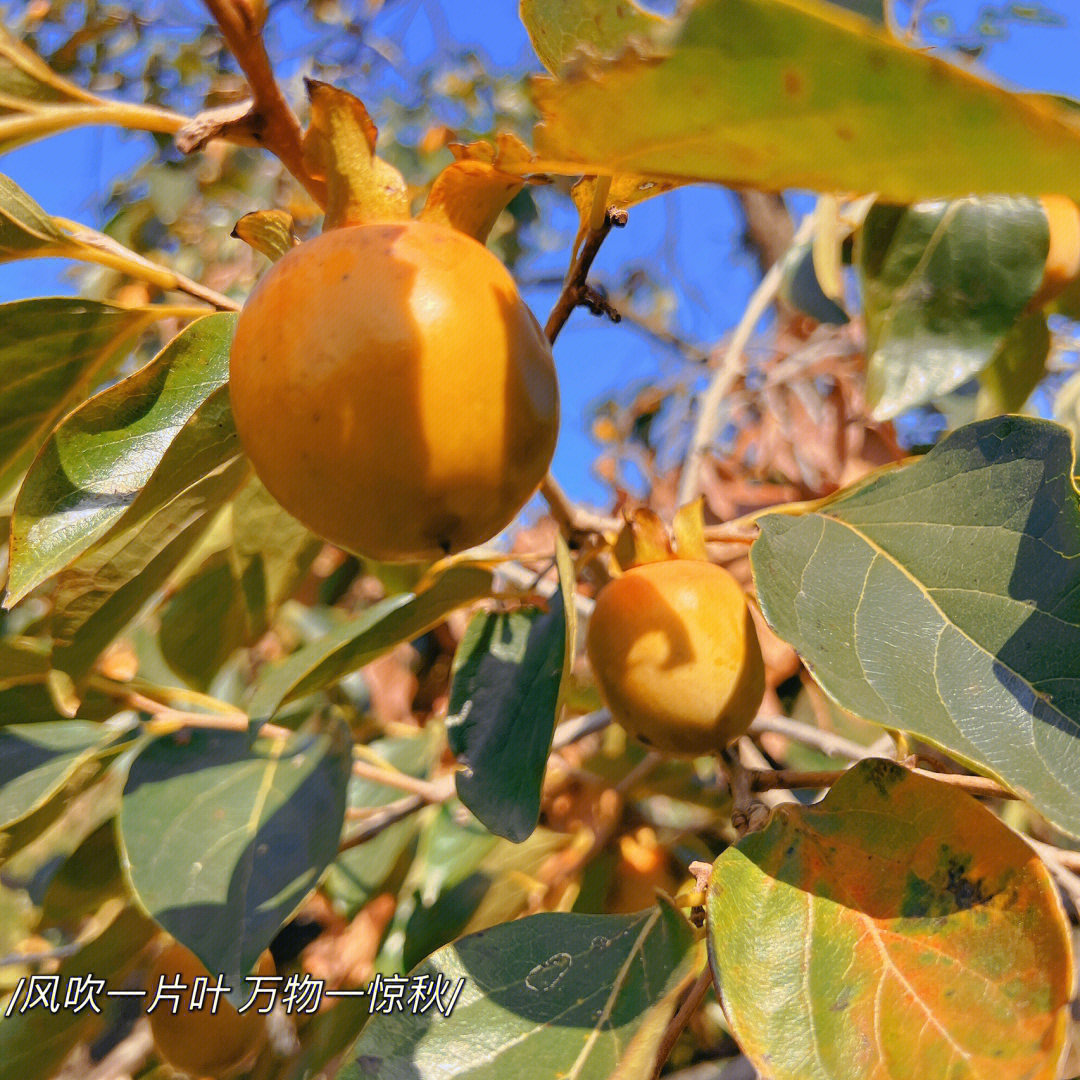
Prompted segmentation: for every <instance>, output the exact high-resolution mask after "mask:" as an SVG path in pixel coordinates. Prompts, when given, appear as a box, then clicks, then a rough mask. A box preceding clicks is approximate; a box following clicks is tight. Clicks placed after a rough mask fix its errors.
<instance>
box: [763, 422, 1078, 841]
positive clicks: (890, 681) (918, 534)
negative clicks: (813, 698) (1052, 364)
mask: <svg viewBox="0 0 1080 1080" xmlns="http://www.w3.org/2000/svg"><path fill="white" fill-rule="evenodd" d="M1072 469H1073V448H1072V440H1071V439H1070V437H1069V435H1068V433H1067V432H1066V431H1064V430H1063V429H1062V428H1060V427H1059V426H1058V425H1056V424H1053V423H1050V422H1049V421H1045V420H1032V419H1027V418H1022V417H998V418H994V419H991V420H984V421H980V422H979V423H975V424H970V425H968V426H967V427H964V428H961V429H960V430H959V431H957V432H954V433H953V434H952V435H950V436H948V437H947V438H946V439H944V440H943V441H942V442H941V443H939V444H938V445H937V446H936V447H935V448H934V449H933V450H932V451H931V452H930V453H929V454H927V455H926V457H924V458H920V459H918V460H916V461H914V462H913V463H911V464H909V465H906V466H904V467H900V468H892V469H885V470H883V471H881V472H879V473H877V474H874V475H872V476H871V477H869V478H868V479H867V480H866V481H864V482H863V483H861V484H858V485H856V486H855V487H854V488H852V489H851V490H850V491H848V492H846V493H842V494H840V495H839V496H838V497H836V498H835V499H833V500H831V501H829V502H827V503H825V504H824V505H822V506H820V507H819V508H818V509H817V510H816V511H814V512H811V513H805V514H801V515H797V516H795V515H785V514H770V515H766V516H765V517H763V518H762V519H761V520H760V525H761V537H760V539H758V540H757V542H756V543H755V544H754V546H753V548H752V549H751V562H752V565H753V570H754V581H755V583H756V585H757V591H758V597H759V599H760V602H761V609H762V612H763V614H764V615H765V618H766V619H767V620H768V621H769V624H770V625H771V626H772V627H773V629H774V630H775V631H776V632H777V633H778V634H779V635H780V637H782V638H783V639H784V640H785V641H787V642H789V643H790V644H791V645H792V646H794V648H795V649H796V650H797V651H798V653H799V655H800V656H802V657H803V659H804V660H805V662H806V663H807V665H808V666H809V668H810V670H811V671H812V673H813V675H814V677H815V679H817V681H818V682H819V683H820V684H821V685H822V686H823V687H824V688H825V690H826V691H827V692H828V693H829V694H830V695H831V696H832V697H833V698H834V699H835V700H836V701H837V702H838V703H839V704H840V705H842V706H843V707H844V708H846V709H848V710H849V711H851V712H853V713H855V714H856V715H859V716H862V717H864V718H865V719H867V720H872V721H874V722H876V723H878V724H883V725H885V726H887V727H890V728H897V729H899V730H901V731H907V732H911V733H912V734H914V735H916V736H918V737H919V738H922V739H925V740H927V741H928V742H931V743H934V744H935V745H937V746H940V747H941V748H942V749H944V750H946V751H947V752H948V753H950V754H952V755H953V756H954V757H957V758H959V759H960V760H962V761H965V762H967V763H969V764H970V765H971V766H972V767H973V768H975V769H977V770H979V771H981V772H983V773H986V774H988V775H990V776H994V777H996V778H997V779H999V780H1000V781H1001V782H1003V783H1004V784H1006V785H1007V786H1008V787H1010V788H1012V789H1013V791H1015V792H1016V793H1017V794H1018V795H1020V796H1021V797H1022V798H1024V799H1027V800H1028V801H1030V802H1031V803H1032V804H1033V805H1034V806H1035V807H1036V808H1037V809H1038V810H1039V811H1040V812H1041V813H1042V814H1044V815H1045V816H1046V817H1047V818H1049V819H1050V820H1051V821H1052V822H1054V824H1056V825H1057V826H1058V827H1059V828H1061V829H1063V830H1065V831H1066V832H1068V833H1070V834H1071V835H1080V674H1078V673H1080V505H1078V502H1077V491H1076V488H1075V487H1074V485H1073V481H1072Z"/></svg>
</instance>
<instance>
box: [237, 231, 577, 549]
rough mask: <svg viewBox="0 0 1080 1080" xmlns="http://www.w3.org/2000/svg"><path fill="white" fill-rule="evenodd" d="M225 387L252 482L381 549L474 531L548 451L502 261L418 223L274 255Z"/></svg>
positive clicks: (524, 323) (539, 357) (244, 317)
mask: <svg viewBox="0 0 1080 1080" xmlns="http://www.w3.org/2000/svg"><path fill="white" fill-rule="evenodd" d="M229 385H230V397H231V401H232V408H233V413H234V416H235V418H236V427H237V430H238V432H239V434H240V440H241V442H242V444H243V446H244V449H245V450H246V451H247V453H248V456H249V457H250V458H251V460H252V463H253V464H254V466H255V471H256V472H257V473H258V475H259V477H260V479H261V480H262V481H263V483H264V484H265V485H266V487H267V488H268V489H269V491H270V493H271V494H272V495H273V496H274V497H275V498H276V499H277V500H278V501H279V502H280V503H281V505H282V506H284V507H285V509H286V510H288V511H289V512H290V513H292V514H293V515H294V516H295V517H297V518H298V519H299V520H300V521H302V522H303V523H304V524H305V525H307V526H308V528H310V529H311V530H312V531H314V532H316V533H318V534H319V535H320V536H323V537H324V538H325V539H327V540H330V541H331V542H332V543H334V544H337V545H338V546H339V547H342V548H345V549H347V550H349V551H352V552H354V553H356V554H360V555H366V556H370V557H372V558H375V559H379V560H382V561H384V562H410V561H419V560H423V559H432V558H438V557H439V556H442V555H446V554H450V553H452V552H456V551H460V550H462V549H463V548H466V547H471V546H473V545H475V544H479V543H482V542H483V541H485V540H488V539H490V538H491V537H492V536H494V535H495V534H496V533H497V532H499V531H500V530H501V529H503V528H504V527H505V526H506V525H508V524H509V523H510V521H511V520H512V519H513V517H514V515H515V514H517V512H518V510H520V509H521V507H522V506H523V505H524V503H525V502H526V501H527V500H528V499H529V498H530V496H531V495H532V494H533V492H534V491H535V490H536V488H537V487H538V486H539V484H540V481H541V480H542V479H543V477H544V474H545V472H546V471H547V468H548V465H549V464H550V462H551V456H552V454H553V452H554V449H555V436H556V433H557V429H558V414H559V397H558V386H557V382H556V378H555V367H554V363H553V361H552V357H551V348H550V346H549V344H548V342H547V339H546V338H545V337H544V334H543V332H542V331H541V329H540V327H539V326H538V325H537V322H536V319H535V318H533V315H532V312H530V311H529V309H528V307H527V306H526V305H525V303H524V301H523V300H522V299H521V297H520V295H519V294H518V291H517V287H516V286H515V284H514V281H513V278H511V276H510V274H509V272H508V271H507V269H506V268H505V267H504V266H503V265H502V263H501V262H500V261H499V260H498V259H497V258H496V257H495V256H494V255H493V254H492V253H491V252H490V251H488V249H487V248H486V247H484V245H483V244H481V243H479V242H478V241H476V240H474V239H473V238H472V237H471V236H468V235H466V234H465V233H462V232H459V231H457V230H455V229H451V228H449V227H447V226H445V225H439V224H434V223H431V222H424V221H405V222H390V223H377V224H367V225H354V226H346V227H343V228H337V229H331V230H330V231H328V232H325V233H323V234H322V235H321V236H319V237H317V238H316V239H313V240H309V241H308V242H306V243H304V244H301V245H300V246H299V247H296V248H294V249H293V250H292V251H290V252H289V253H288V254H286V255H285V256H284V257H283V258H282V259H281V260H279V261H278V262H277V263H275V264H274V266H273V267H272V268H271V269H270V270H268V271H267V273H266V274H265V275H264V276H263V277H262V279H261V280H260V281H259V283H258V285H257V286H256V288H255V289H254V291H253V292H252V294H251V296H250V297H249V298H248V301H247V303H246V304H245V305H244V309H243V311H242V312H241V313H240V317H239V320H238V322H237V327H236V336H235V338H234V340H233V345H232V354H231V358H230V378H229Z"/></svg>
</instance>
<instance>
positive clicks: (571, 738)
mask: <svg viewBox="0 0 1080 1080" xmlns="http://www.w3.org/2000/svg"><path fill="white" fill-rule="evenodd" d="M610 723H611V714H610V713H609V712H608V711H607V709H599V710H597V711H596V712H593V713H586V714H585V715H584V716H578V717H575V718H574V719H573V720H567V721H565V722H564V723H562V724H560V725H559V726H558V727H557V728H556V729H555V737H554V739H552V742H551V749H552V750H553V751H558V750H563V749H565V748H566V747H567V746H569V745H570V744H571V743H575V742H578V741H580V740H581V739H584V738H586V737H587V736H589V735H594V734H595V733H596V732H598V731H603V730H604V728H606V727H607V726H608V724H610ZM456 775H457V774H456V773H452V772H451V773H446V774H445V775H444V776H440V777H439V779H438V780H432V781H428V791H427V792H426V793H424V794H420V793H417V794H413V795H406V796H405V798H403V799H397V800H395V801H394V802H392V803H387V804H386V805H385V806H380V807H379V808H378V809H377V810H375V811H374V812H373V813H371V814H368V815H365V817H364V823H363V824H362V825H361V826H360V827H359V828H358V829H356V830H355V831H354V832H352V833H350V834H349V836H348V837H346V839H344V840H343V841H342V842H341V845H340V846H339V847H338V850H339V851H348V850H349V849H350V848H354V847H358V846H359V845H360V844H363V843H365V842H366V841H368V840H370V839H371V838H372V837H374V836H378V835H379V833H381V832H382V831H383V830H384V829H387V828H389V827H390V826H391V825H394V824H395V823H397V822H399V821H403V820H404V819H405V818H407V817H409V815H410V814H415V813H416V811H417V810H422V809H423V808H424V807H425V806H434V805H437V804H439V803H444V802H446V801H447V800H448V799H450V798H451V797H452V796H453V794H454V792H455V790H456V781H455V777H456ZM376 779H377V780H378V782H379V783H380V784H382V783H387V780H386V775H385V773H383V774H382V775H380V776H378V777H377V778H376Z"/></svg>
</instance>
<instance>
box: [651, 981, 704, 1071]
mask: <svg viewBox="0 0 1080 1080" xmlns="http://www.w3.org/2000/svg"><path fill="white" fill-rule="evenodd" d="M710 986H712V969H711V968H710V967H709V965H708V964H706V965H705V967H704V969H703V970H702V972H701V974H700V975H698V977H697V978H696V979H695V980H694V982H693V985H692V986H691V987H690V989H689V990H688V991H687V994H686V997H684V998H683V1000H682V1004H681V1005H680V1006H679V1008H678V1011H677V1012H676V1013H675V1015H674V1016H673V1017H672V1018H671V1022H670V1023H669V1024H668V1026H667V1028H666V1029H665V1030H664V1037H663V1038H662V1039H661V1040H660V1045H659V1046H658V1047H657V1050H656V1072H655V1073H654V1074H653V1075H654V1076H659V1075H660V1070H661V1069H662V1068H663V1067H664V1062H666V1061H667V1059H668V1058H669V1057H671V1051H672V1050H674V1049H675V1043H676V1042H678V1040H679V1036H680V1035H681V1034H682V1033H683V1031H684V1029H685V1028H686V1025H687V1024H689V1023H690V1020H691V1018H692V1017H693V1015H694V1013H696V1012H697V1011H698V1009H699V1008H700V1006H701V1003H702V1002H703V1001H704V1000H705V995H706V994H707V993H708V992H709V987H710Z"/></svg>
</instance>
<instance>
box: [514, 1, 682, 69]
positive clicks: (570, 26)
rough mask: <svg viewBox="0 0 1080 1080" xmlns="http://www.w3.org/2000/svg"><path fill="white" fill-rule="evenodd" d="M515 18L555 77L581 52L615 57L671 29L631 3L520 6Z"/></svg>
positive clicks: (667, 22) (535, 3)
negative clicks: (586, 51) (519, 17)
mask: <svg viewBox="0 0 1080 1080" xmlns="http://www.w3.org/2000/svg"><path fill="white" fill-rule="evenodd" d="M520 12H521V21H522V22H523V23H524V24H525V29H526V30H527V31H528V32H529V40H530V41H531V42H532V45H533V48H534V49H535V50H536V55H537V56H539V57H540V60H541V62H542V63H543V65H544V67H546V68H547V69H548V71H551V72H555V73H557V72H558V71H559V69H560V68H561V67H562V66H563V64H565V63H566V61H567V60H569V59H571V58H572V57H573V56H574V54H575V53H577V52H579V51H581V50H582V49H589V50H591V51H592V52H594V53H596V54H598V55H600V56H618V54H619V53H620V52H622V50H623V49H624V48H625V47H626V45H627V43H628V42H630V41H640V42H642V43H645V42H648V41H649V40H650V39H651V38H653V37H654V36H659V35H662V34H663V33H664V32H665V31H666V30H668V29H670V27H671V25H672V21H671V20H670V19H664V18H662V17H661V16H659V15H656V14H654V13H653V12H651V11H646V10H645V9H644V8H641V7H639V6H638V5H637V4H636V3H634V0H521V3H520Z"/></svg>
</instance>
